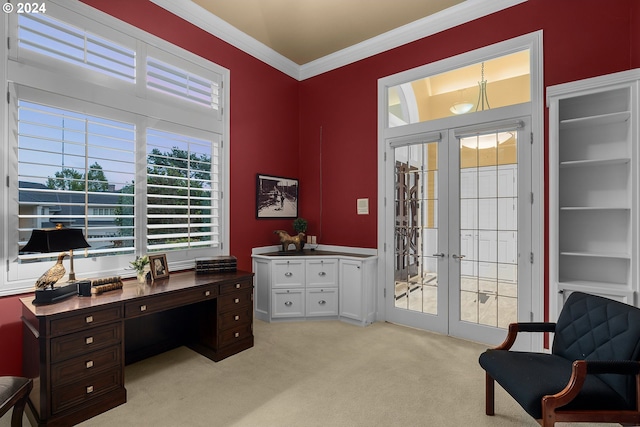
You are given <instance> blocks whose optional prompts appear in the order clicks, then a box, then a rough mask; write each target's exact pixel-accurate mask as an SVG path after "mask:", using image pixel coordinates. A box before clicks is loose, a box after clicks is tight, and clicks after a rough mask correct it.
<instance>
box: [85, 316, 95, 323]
mask: <svg viewBox="0 0 640 427" xmlns="http://www.w3.org/2000/svg"><path fill="white" fill-rule="evenodd" d="M84 321H85V322H87V323H91V322H93V316H87V317H85V318H84Z"/></svg>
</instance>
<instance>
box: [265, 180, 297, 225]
mask: <svg viewBox="0 0 640 427" xmlns="http://www.w3.org/2000/svg"><path fill="white" fill-rule="evenodd" d="M297 217H298V180H297V179H293V178H285V177H281V176H272V175H263V174H257V175H256V218H258V219H260V218H297Z"/></svg>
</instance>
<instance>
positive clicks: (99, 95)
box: [0, 0, 230, 296]
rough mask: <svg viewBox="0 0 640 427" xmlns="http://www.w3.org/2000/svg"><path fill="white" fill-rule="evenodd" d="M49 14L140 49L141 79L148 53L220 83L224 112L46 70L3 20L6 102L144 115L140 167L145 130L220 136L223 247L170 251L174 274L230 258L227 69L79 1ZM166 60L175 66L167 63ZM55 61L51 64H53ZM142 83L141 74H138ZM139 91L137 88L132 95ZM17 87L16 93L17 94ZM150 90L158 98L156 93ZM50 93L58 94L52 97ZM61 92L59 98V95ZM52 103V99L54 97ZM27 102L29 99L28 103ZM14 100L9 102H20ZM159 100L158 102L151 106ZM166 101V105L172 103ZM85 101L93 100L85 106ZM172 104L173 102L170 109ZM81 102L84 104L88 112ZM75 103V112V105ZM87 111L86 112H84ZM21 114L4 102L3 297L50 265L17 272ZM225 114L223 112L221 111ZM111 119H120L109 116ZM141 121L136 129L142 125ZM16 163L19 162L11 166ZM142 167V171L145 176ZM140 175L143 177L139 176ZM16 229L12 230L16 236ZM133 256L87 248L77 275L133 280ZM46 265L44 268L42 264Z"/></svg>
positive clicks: (65, 69) (54, 5) (112, 81)
mask: <svg viewBox="0 0 640 427" xmlns="http://www.w3.org/2000/svg"><path fill="white" fill-rule="evenodd" d="M46 13H47V15H50V16H51V17H54V18H57V19H60V20H61V21H64V22H66V23H68V24H70V25H72V26H75V27H78V28H84V29H86V30H87V31H89V32H91V33H92V34H95V35H97V36H100V37H104V38H106V39H109V40H112V41H113V42H116V43H119V44H122V45H124V46H127V47H130V48H133V49H135V50H136V52H137V53H136V69H137V71H136V74H137V76H146V70H145V66H144V63H145V62H146V56H145V55H146V53H147V52H152V54H151V56H154V57H155V58H157V59H161V60H163V61H165V62H170V63H172V64H173V65H174V66H177V67H181V68H184V69H186V70H187V71H189V72H191V73H194V74H198V75H201V76H202V77H205V78H209V79H211V80H217V81H219V82H220V92H219V98H220V101H219V108H218V109H217V110H216V109H214V108H210V109H207V108H203V107H202V105H198V104H195V103H190V102H188V101H186V100H181V99H179V98H176V97H174V96H171V95H166V94H163V93H161V92H157V91H153V90H150V89H147V88H146V81H145V82H142V83H144V84H135V85H134V84H131V83H129V82H126V81H123V80H121V79H118V78H116V77H111V76H108V75H99V74H97V73H96V72H95V71H93V70H88V69H84V68H82V67H79V66H75V67H74V66H72V65H71V64H65V63H64V62H63V61H56V60H55V59H53V58H51V59H50V61H48V62H47V63H46V67H43V59H42V58H43V56H42V55H38V54H36V53H33V52H27V51H26V50H24V49H22V50H19V49H18V47H17V42H16V41H15V40H16V36H17V17H16V14H3V15H2V17H1V18H0V27H1V29H2V34H3V35H4V36H5V40H6V39H7V38H9V46H11V47H10V48H8V47H7V43H6V42H3V43H0V56H1V57H2V60H3V63H4V66H2V67H0V79H1V81H2V82H4V83H5V87H6V88H8V90H9V91H10V92H12V93H11V95H10V94H9V93H8V94H7V98H10V97H12V96H13V97H15V96H16V95H17V96H19V97H22V96H23V95H24V94H27V93H28V94H29V100H30V101H32V102H41V103H42V102H43V100H46V99H47V98H48V97H53V98H56V99H58V100H59V99H64V100H65V101H64V103H63V105H60V104H57V105H56V104H51V102H49V103H48V104H50V105H56V106H60V107H61V108H66V107H69V106H71V107H72V108H69V109H73V110H76V111H86V113H87V114H90V115H91V114H97V112H98V111H99V110H100V109H104V110H105V111H106V110H110V111H111V112H113V111H118V110H119V111H120V112H121V113H122V115H125V116H127V115H144V116H146V118H144V117H138V121H136V129H137V140H138V147H137V154H136V163H137V164H141V163H143V164H145V165H146V143H145V140H144V134H145V131H146V127H157V126H158V124H161V123H164V124H165V126H163V127H167V126H170V127H174V126H177V127H179V128H182V129H186V130H188V131H189V130H193V132H194V133H196V134H200V133H201V132H203V131H205V132H212V133H215V134H218V135H219V136H220V139H221V141H222V147H221V151H220V169H221V170H220V174H219V176H220V180H221V196H220V244H219V245H218V247H215V248H212V247H207V248H198V249H188V250H178V251H167V257H168V261H169V268H170V270H180V269H186V268H193V266H194V260H195V258H197V257H202V256H212V255H216V254H219V255H225V254H228V248H229V244H228V242H229V226H228V224H229V197H226V196H227V195H228V194H229V165H228V162H229V143H228V141H229V126H230V118H229V114H228V113H227V112H228V111H229V108H228V106H229V87H230V85H229V79H230V72H229V70H227V69H225V68H223V67H220V66H219V65H217V64H214V63H212V62H210V61H208V60H206V59H204V58H202V57H199V56H197V55H195V54H193V53H191V52H189V51H186V50H184V49H182V48H180V47H177V46H175V45H173V44H171V43H168V42H166V41H165V40H162V39H160V38H158V37H156V36H153V35H151V34H148V33H146V32H144V31H142V30H140V29H138V28H136V27H134V26H132V25H129V24H127V23H125V22H122V21H120V20H118V19H116V18H113V17H111V16H109V15H107V14H105V13H103V12H100V11H98V10H97V9H94V8H92V7H90V6H88V5H86V4H84V3H81V2H79V1H77V0H48V1H47V12H46ZM166 58H170V59H172V60H173V61H174V62H171V61H167V60H166ZM49 62H51V63H49ZM138 78H139V77H138ZM134 88H135V90H134ZM16 90H17V93H16ZM151 92H153V93H151ZM52 94H53V95H52ZM55 94H57V95H55ZM53 98H52V99H53ZM25 99H27V98H25ZM15 101H16V99H15V98H14V99H11V100H9V102H15ZM150 101H156V102H150ZM167 101H168V102H167ZM87 103H91V106H90V107H87V105H88V104H87ZM166 104H169V105H166ZM83 105H84V107H83ZM74 106H75V108H73V107H74ZM83 108H87V110H83ZM14 111H17V109H16V108H15V106H14V105H12V104H10V103H9V104H8V103H7V102H2V103H0V132H1V133H2V136H3V137H4V140H5V141H7V142H8V143H5V144H3V145H2V147H1V148H0V157H1V158H2V160H0V175H2V177H3V180H5V181H6V183H5V185H2V186H0V200H1V202H0V212H1V214H2V215H1V216H0V226H1V227H2V228H3V229H4V230H5V233H3V234H4V239H3V241H2V244H1V245H0V258H1V259H2V264H3V265H2V266H1V267H0V268H2V271H3V274H0V296H2V295H11V294H17V293H22V292H30V291H32V290H33V283H34V282H35V279H37V278H38V277H39V275H40V274H42V273H43V272H44V271H45V270H46V269H47V268H49V266H48V264H46V263H43V264H42V267H41V268H40V267H39V268H35V269H34V268H33V264H31V269H30V270H33V271H28V269H26V268H24V266H23V268H22V269H21V268H19V265H20V264H19V262H18V253H17V247H16V244H15V242H16V241H17V224H15V222H17V216H16V215H15V211H16V208H11V206H12V204H15V205H17V203H18V201H17V194H18V191H17V186H18V182H17V163H16V162H15V159H16V158H17V155H16V153H15V150H16V147H17V140H16V137H15V135H12V129H11V127H12V126H13V125H12V122H14V121H15V118H12V117H10V114H12V113H13V112H14ZM223 113H224V114H223ZM107 117H117V115H116V116H113V115H110V116H107ZM141 122H142V123H144V125H142V126H141V125H139V124H138V123H141ZM11 159H14V160H13V161H12V160H11ZM137 169H138V173H137V174H136V183H137V185H136V212H144V218H145V221H142V222H143V224H141V225H137V229H136V254H137V255H142V254H145V253H146V197H145V196H146V194H145V193H144V185H143V184H145V183H146V175H145V174H144V173H145V172H146V168H144V169H141V168H140V167H139V166H138V168H137ZM141 170H142V172H141ZM139 175H140V176H139ZM11 230H15V233H13V232H12V231H11ZM133 258H134V255H117V256H108V257H95V258H83V256H82V251H76V253H75V254H74V262H75V270H76V272H77V275H78V277H93V278H95V277H104V276H110V275H121V276H123V277H129V276H131V277H133V275H134V274H133V273H134V272H133V270H130V266H129V262H130V261H132V260H133ZM45 264H46V265H45Z"/></svg>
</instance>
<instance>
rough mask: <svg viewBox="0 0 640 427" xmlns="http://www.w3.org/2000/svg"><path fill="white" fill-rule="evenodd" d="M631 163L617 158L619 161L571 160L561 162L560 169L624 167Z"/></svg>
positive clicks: (628, 160) (629, 160)
mask: <svg viewBox="0 0 640 427" xmlns="http://www.w3.org/2000/svg"><path fill="white" fill-rule="evenodd" d="M630 162H631V159H629V158H626V157H624V158H617V159H598V160H571V161H565V162H560V168H563V169H564V168H581V167H593V166H610V165H624V164H628V163H630Z"/></svg>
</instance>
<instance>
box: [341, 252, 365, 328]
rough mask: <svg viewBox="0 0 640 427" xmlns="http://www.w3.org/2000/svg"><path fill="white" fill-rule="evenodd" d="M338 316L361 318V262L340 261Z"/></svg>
mask: <svg viewBox="0 0 640 427" xmlns="http://www.w3.org/2000/svg"><path fill="white" fill-rule="evenodd" d="M340 316H341V317H348V318H351V319H354V320H362V318H363V301H362V262H360V261H352V260H341V261H340Z"/></svg>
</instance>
